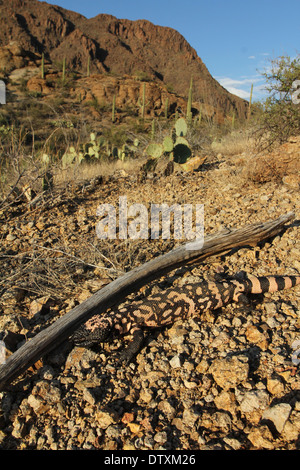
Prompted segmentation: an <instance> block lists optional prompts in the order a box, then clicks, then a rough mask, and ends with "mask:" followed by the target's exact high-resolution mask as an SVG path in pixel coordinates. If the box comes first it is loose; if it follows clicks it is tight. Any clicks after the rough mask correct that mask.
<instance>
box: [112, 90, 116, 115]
mask: <svg viewBox="0 0 300 470" xmlns="http://www.w3.org/2000/svg"><path fill="white" fill-rule="evenodd" d="M115 118H116V95H114V96H113V102H112V110H111V120H112V122H115Z"/></svg>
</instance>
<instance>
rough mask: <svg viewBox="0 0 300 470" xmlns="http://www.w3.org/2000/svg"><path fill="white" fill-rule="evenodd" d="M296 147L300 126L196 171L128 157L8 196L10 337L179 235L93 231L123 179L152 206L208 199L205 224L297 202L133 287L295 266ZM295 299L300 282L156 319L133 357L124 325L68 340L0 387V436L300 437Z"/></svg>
mask: <svg viewBox="0 0 300 470" xmlns="http://www.w3.org/2000/svg"><path fill="white" fill-rule="evenodd" d="M299 149H300V137H298V138H293V139H290V141H289V142H288V143H286V144H285V145H284V146H282V147H281V148H280V149H278V153H276V152H274V153H273V154H270V155H268V156H264V157H263V160H262V164H261V165H260V162H259V161H258V159H257V157H256V156H251V154H250V153H249V152H245V153H243V154H237V155H232V156H230V157H228V156H226V155H224V154H219V155H218V157H216V158H215V159H214V160H213V161H211V162H210V163H209V164H207V165H206V166H205V167H204V166H203V167H202V168H201V171H195V172H191V173H186V174H180V173H173V174H172V175H169V176H168V177H166V176H164V175H163V174H156V175H153V177H152V178H151V179H150V178H148V179H146V180H145V181H143V182H139V181H138V179H137V174H136V171H135V170H133V171H127V172H125V171H124V170H123V171H121V172H120V171H119V172H118V173H114V174H111V175H110V176H106V177H104V176H101V175H100V177H99V176H98V177H97V178H95V177H94V178H93V179H92V180H87V181H85V182H81V183H80V184H79V183H78V182H73V184H69V185H66V184H65V185H63V187H62V188H61V189H59V188H56V189H55V191H54V192H53V193H52V194H47V193H44V195H43V196H42V197H40V198H39V199H37V200H36V201H35V204H31V205H29V204H28V203H26V202H24V201H23V202H22V203H21V202H19V203H18V204H17V203H16V201H15V199H14V198H13V197H12V196H11V200H8V201H7V202H8V203H9V204H8V206H6V207H3V208H2V210H0V224H1V237H2V243H1V246H0V260H1V263H2V269H1V272H0V276H1V277H0V296H1V297H0V300H1V305H0V330H1V332H2V338H3V337H4V336H5V335H6V336H5V341H6V344H7V346H8V349H10V350H11V351H14V350H15V349H16V348H17V347H18V346H19V345H21V344H22V343H23V342H24V341H27V340H30V338H31V337H32V336H34V335H35V334H36V333H38V332H39V331H41V330H42V329H44V328H46V327H47V326H49V325H50V324H51V323H53V322H54V321H55V320H56V319H57V318H59V317H60V316H62V315H64V314H65V313H66V312H67V311H69V310H70V309H71V308H73V307H74V306H75V305H77V304H78V303H80V302H82V301H83V300H85V299H86V298H88V297H89V296H91V295H92V294H93V293H94V292H95V291H97V290H98V289H101V287H102V286H104V285H105V284H107V283H109V282H110V281H111V280H112V279H115V278H117V277H118V276H120V275H121V274H122V273H123V272H126V271H128V270H130V269H132V268H134V267H136V266H139V265H141V264H143V263H145V262H146V261H148V260H150V259H152V258H153V257H154V256H157V255H158V254H160V253H165V252H167V251H170V250H171V249H172V248H173V247H174V245H176V243H177V242H176V243H174V240H172V239H171V240H166V241H163V240H151V239H149V240H119V239H118V238H117V239H115V240H99V239H98V238H97V237H96V233H95V226H96V224H97V222H98V217H97V215H96V210H97V207H98V206H99V204H102V203H103V202H106V203H110V204H112V205H113V206H114V207H117V206H118V200H119V195H125V194H126V195H127V198H128V204H132V203H134V202H138V203H143V204H145V205H146V207H148V206H149V204H150V203H158V204H160V203H162V202H164V203H166V204H168V205H169V206H171V205H172V204H175V203H179V204H182V203H186V202H187V203H190V204H198V203H204V212H205V214H204V222H205V233H206V234H210V233H213V232H217V231H219V230H221V229H222V228H224V226H225V227H226V226H227V227H231V228H238V227H242V226H245V225H247V224H250V223H256V222H258V221H262V222H264V221H266V220H270V219H276V218H277V217H278V216H280V215H282V214H286V213H287V212H289V211H294V213H295V215H296V219H295V221H294V222H292V223H290V224H289V226H288V227H287V230H286V231H285V232H284V233H283V234H282V235H280V236H277V237H276V238H275V239H273V240H268V242H267V243H264V244H261V245H260V246H256V247H252V248H251V247H245V248H244V249H240V250H238V251H236V252H234V253H229V254H228V255H226V256H221V257H217V258H211V259H208V260H207V262H206V263H204V264H202V265H200V266H196V267H191V266H190V267H189V268H188V267H183V268H180V269H177V270H175V271H174V272H172V273H170V274H169V275H168V276H165V277H163V278H161V279H159V280H156V281H154V282H152V283H151V284H150V285H147V286H145V287H144V288H142V289H141V290H140V291H139V292H137V293H134V294H132V295H131V296H129V298H128V299H127V300H126V302H127V303H130V301H131V300H132V299H134V298H143V297H145V296H147V295H149V294H150V293H157V292H159V291H160V290H161V289H165V288H167V287H170V286H171V285H173V286H178V287H179V288H180V286H182V285H183V284H184V283H186V282H197V281H199V280H200V279H201V278H203V277H204V278H206V279H211V278H213V277H214V275H215V274H216V273H219V274H220V273H229V274H234V273H236V272H237V271H241V270H245V271H246V272H249V273H252V274H255V275H265V274H278V275H283V274H296V273H299V271H300V251H299V209H300V207H299ZM278 155H281V157H282V158H281V160H279V163H278V166H276V164H274V161H276V156H278ZM287 160H288V161H289V162H293V164H292V165H290V166H289V165H285V164H284V162H285V161H287ZM297 164H298V167H297ZM266 168H268V171H265V169H266ZM94 176H95V175H94ZM299 300H300V299H299V287H296V288H294V289H288V290H285V291H281V292H278V293H274V294H267V295H265V297H264V298H261V297H260V296H257V298H256V300H255V301H254V300H253V301H251V304H250V308H249V306H248V307H245V306H243V305H236V304H235V305H229V306H227V307H226V308H224V309H222V311H218V312H215V313H214V314H212V313H207V314H206V315H203V316H202V317H201V318H195V319H193V320H189V321H185V322H182V321H178V322H176V323H175V324H174V325H171V327H169V328H165V329H162V330H160V331H150V332H149V336H148V338H147V340H146V343H145V347H144V348H143V350H142V351H141V352H140V353H139V354H138V356H137V358H136V360H135V361H134V362H133V363H132V364H131V365H129V366H127V367H120V366H117V364H116V358H117V355H118V354H119V352H120V351H121V350H122V349H123V348H124V345H125V344H126V338H123V339H116V340H115V341H112V342H111V343H109V344H106V345H105V346H104V347H102V346H99V347H98V348H95V350H88V349H84V348H78V347H75V348H74V347H73V346H72V344H71V343H68V342H66V343H65V344H63V345H61V346H60V347H59V348H56V349H55V350H54V351H53V352H52V353H51V354H48V355H47V356H46V357H43V358H42V360H41V361H39V362H38V363H36V365H35V368H31V369H30V370H28V371H27V372H26V373H25V374H23V376H21V377H20V378H19V379H17V380H16V381H15V383H14V384H12V385H11V386H9V387H8V388H7V389H6V390H5V391H4V392H1V393H0V399H1V400H0V448H2V449H53V450H55V449H106V450H111V451H115V450H118V449H124V450H125V449H126V450H134V449H144V450H160V451H161V450H167V451H170V450H175V449H177V450H183V451H186V450H197V449H210V450H212V449H230V450H231V449H239V450H243V449H299V432H300V389H299V363H298V362H299V340H300V336H299V326H300V323H299V307H300V303H299ZM0 339H1V337H0Z"/></svg>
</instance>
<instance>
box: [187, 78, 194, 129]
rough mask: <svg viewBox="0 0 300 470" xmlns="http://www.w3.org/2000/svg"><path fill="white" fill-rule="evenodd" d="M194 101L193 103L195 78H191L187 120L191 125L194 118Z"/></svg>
mask: <svg viewBox="0 0 300 470" xmlns="http://www.w3.org/2000/svg"><path fill="white" fill-rule="evenodd" d="M192 101H193V77H191V82H190V88H189V96H188V102H187V109H186V119H187V122H188V123H191V121H192V117H193V116H192Z"/></svg>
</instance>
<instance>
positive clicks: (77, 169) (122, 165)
mask: <svg viewBox="0 0 300 470" xmlns="http://www.w3.org/2000/svg"><path fill="white" fill-rule="evenodd" d="M142 163H143V161H142V160H141V159H139V160H138V161H137V160H133V159H129V160H126V161H124V162H122V161H121V160H112V161H102V162H99V163H93V164H81V165H71V166H69V167H68V168H66V169H62V168H60V169H58V170H57V171H55V176H54V185H57V186H60V185H62V184H68V183H72V182H76V183H80V182H81V181H85V180H90V179H92V178H95V177H97V176H110V175H113V174H114V173H115V172H116V171H118V170H124V171H125V172H126V173H130V174H135V173H137V172H138V170H139V168H140V167H141V165H142Z"/></svg>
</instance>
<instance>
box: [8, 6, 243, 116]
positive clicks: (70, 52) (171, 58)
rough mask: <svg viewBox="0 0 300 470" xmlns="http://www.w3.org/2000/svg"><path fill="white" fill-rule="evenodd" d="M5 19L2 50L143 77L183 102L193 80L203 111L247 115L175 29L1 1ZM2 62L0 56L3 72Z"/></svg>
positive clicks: (96, 71)
mask: <svg viewBox="0 0 300 470" xmlns="http://www.w3.org/2000/svg"><path fill="white" fill-rule="evenodd" d="M0 16H1V18H2V20H1V30H0V46H2V49H3V46H7V45H9V43H10V42H11V41H14V42H17V44H18V45H19V46H20V47H21V48H22V49H23V56H24V55H25V56H26V57H27V59H28V60H29V59H31V60H33V59H37V58H40V57H41V54H42V52H44V53H45V56H46V58H47V59H48V60H50V61H51V62H54V63H57V62H61V61H62V60H63V58H66V62H67V65H68V66H69V67H72V68H73V69H75V70H77V71H82V72H85V71H86V68H87V62H88V57H90V58H91V72H92V73H104V72H109V73H113V74H117V75H131V76H132V75H138V76H139V77H141V76H142V77H143V78H146V79H147V80H154V81H157V82H163V84H164V85H166V86H168V88H169V89H172V90H173V91H174V92H175V93H177V94H179V95H181V96H184V97H186V96H187V94H188V89H189V83H190V79H191V77H193V83H194V101H197V102H198V103H199V106H200V103H204V104H205V105H208V106H210V107H212V108H213V109H214V112H215V113H218V114H222V115H223V116H225V115H230V114H232V113H233V111H234V112H235V114H236V115H237V116H239V117H244V116H245V114H246V110H247V102H246V101H245V100H242V99H241V98H239V97H237V96H235V95H232V94H230V93H229V92H228V91H227V90H225V89H224V88H223V87H222V86H221V85H220V84H219V83H218V82H217V81H216V80H214V79H213V77H212V76H211V75H210V73H209V71H208V70H207V68H206V66H205V65H204V63H203V62H202V60H201V59H200V58H199V57H198V55H197V53H196V51H195V50H194V49H193V48H192V47H191V46H190V45H189V43H188V42H187V41H186V40H185V39H184V37H183V36H182V35H181V34H180V33H178V32H177V31H175V30H174V29H172V28H167V27H162V26H156V25H154V24H152V23H150V22H149V21H146V20H138V21H130V20H126V19H122V20H121V19H117V18H115V17H113V16H110V15H104V14H100V15H97V16H96V17H94V18H91V19H87V18H85V17H84V16H82V15H80V14H78V13H75V12H72V11H69V10H65V9H63V8H61V7H56V6H52V5H48V4H47V3H46V2H39V1H37V0H10V2H9V5H7V4H6V3H5V2H4V1H3V0H0ZM1 57H3V53H2V56H1V51H0V69H1V68H2V69H3V60H2V64H1ZM1 65H2V66H1Z"/></svg>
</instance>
